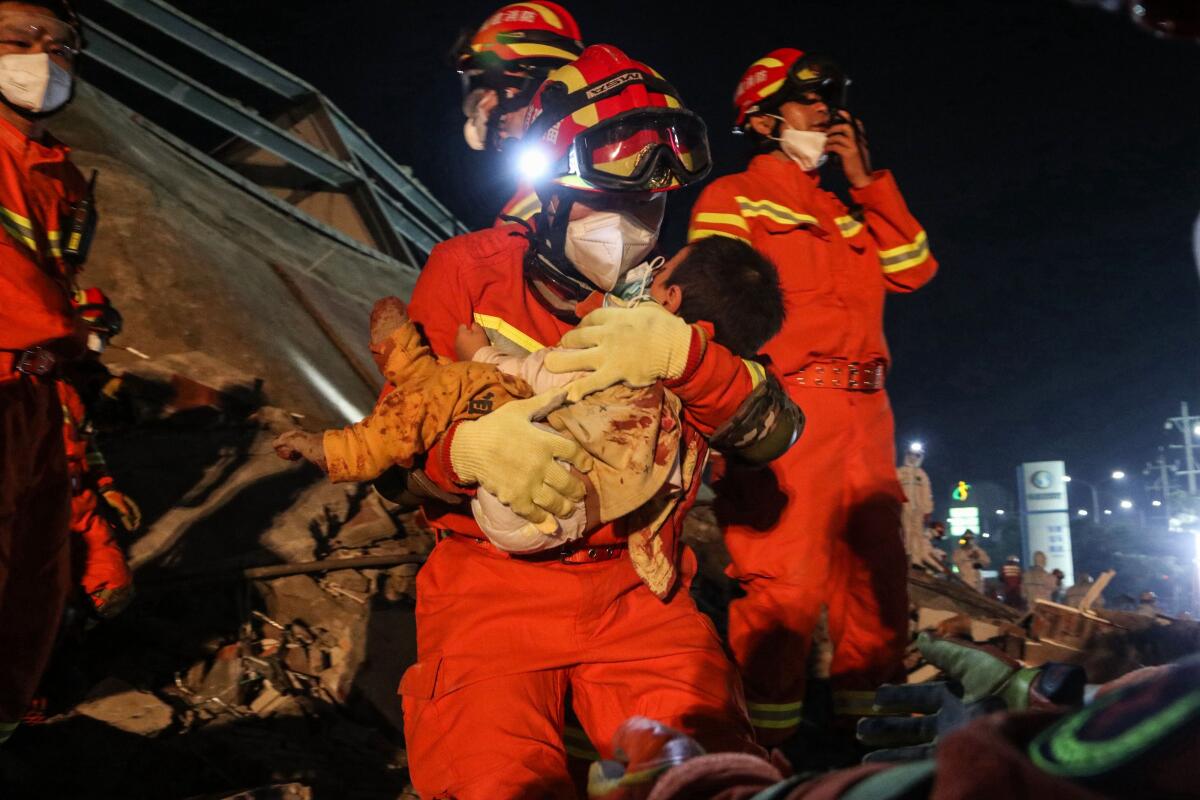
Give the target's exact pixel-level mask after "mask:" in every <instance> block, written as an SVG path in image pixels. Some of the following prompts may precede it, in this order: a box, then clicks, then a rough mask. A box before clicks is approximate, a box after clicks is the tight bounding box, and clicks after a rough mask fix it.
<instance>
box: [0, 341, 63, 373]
mask: <svg viewBox="0 0 1200 800" xmlns="http://www.w3.org/2000/svg"><path fill="white" fill-rule="evenodd" d="M61 365H62V359H60V358H59V357H58V356H56V355H55V354H54V353H53V352H52V351H50V350H48V349H46V348H45V347H31V348H29V349H28V350H0V374H8V373H13V372H20V373H21V374H22V375H33V376H36V377H39V378H43V377H46V376H47V375H53V374H54V373H56V372H57V371H58V368H59V367H60V366H61Z"/></svg>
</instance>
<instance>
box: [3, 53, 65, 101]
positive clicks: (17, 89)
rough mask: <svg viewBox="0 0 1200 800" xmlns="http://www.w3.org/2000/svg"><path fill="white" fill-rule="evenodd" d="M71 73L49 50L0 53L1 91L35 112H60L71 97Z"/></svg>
mask: <svg viewBox="0 0 1200 800" xmlns="http://www.w3.org/2000/svg"><path fill="white" fill-rule="evenodd" d="M71 80H72V79H71V73H69V72H67V71H66V70H65V69H63V68H62V67H60V66H59V65H58V64H55V63H54V62H53V61H52V60H51V59H50V56H49V54H47V53H8V54H7V55H3V56H0V93H2V94H3V95H4V97H5V99H7V100H8V102H10V103H12V104H13V105H14V106H17V107H18V108H24V109H26V110H28V111H33V112H35V113H42V112H48V111H57V110H58V109H60V108H62V107H63V106H64V105H66V103H67V101H68V100H70V99H71Z"/></svg>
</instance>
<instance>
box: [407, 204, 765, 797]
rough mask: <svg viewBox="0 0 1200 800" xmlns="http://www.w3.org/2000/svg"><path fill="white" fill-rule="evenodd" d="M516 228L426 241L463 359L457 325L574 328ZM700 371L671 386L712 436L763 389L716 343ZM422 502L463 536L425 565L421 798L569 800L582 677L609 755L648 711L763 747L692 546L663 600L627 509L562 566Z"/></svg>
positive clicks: (433, 291)
mask: <svg viewBox="0 0 1200 800" xmlns="http://www.w3.org/2000/svg"><path fill="white" fill-rule="evenodd" d="M520 232H521V231H520V227H519V226H517V225H509V226H507V227H504V228H492V229H490V230H485V231H480V232H478V233H473V234H468V235H465V236H459V237H457V238H455V239H451V240H450V241H448V242H445V243H442V244H440V245H438V246H437V247H436V248H435V249H434V251H433V252H432V253H431V254H430V257H429V261H428V262H427V263H426V265H425V268H424V270H423V271H422V273H421V277H420V279H419V280H418V281H417V286H416V289H415V290H414V292H413V297H412V303H411V304H410V305H409V314H410V315H411V316H412V318H413V319H414V320H415V321H416V322H418V323H419V324H421V325H422V326H423V328H424V331H425V334H426V336H427V337H428V338H429V341H430V343H431V345H432V346H433V349H434V351H435V352H436V353H438V354H441V355H447V356H449V355H452V354H453V352H454V336H455V332H456V330H457V327H458V325H459V324H463V323H470V322H471V321H472V320H474V321H475V322H478V323H479V324H480V325H482V326H483V327H485V328H486V329H488V331H489V333H490V334H491V335H492V336H493V340H494V341H507V342H509V343H511V344H512V345H516V346H517V347H520V348H523V349H524V350H526V351H530V352H532V351H534V350H537V349H540V348H541V347H544V346H547V345H553V344H555V343H557V342H558V340H559V338H560V337H561V336H562V334H564V333H565V332H566V331H567V330H569V329H570V327H571V326H570V325H569V324H568V323H566V322H564V321H562V320H560V319H558V318H557V317H555V316H554V315H553V314H551V313H550V312H549V311H548V310H547V309H546V308H544V307H543V306H542V305H541V304H540V303H539V301H538V300H537V299H536V298H535V296H534V295H533V293H532V291H531V290H530V289H529V288H528V287H527V285H526V283H525V280H524V278H523V271H522V262H523V256H524V253H525V250H526V247H527V242H526V240H525V239H524V238H523V237H522V236H520V235H519V234H520ZM689 373H690V375H691V377H689V378H688V379H686V380H685V381H684V382H683V385H679V386H675V387H673V390H674V391H675V392H676V394H677V395H679V397H680V399H682V400H683V401H684V404H685V407H686V408H687V411H688V414H687V418H688V421H689V422H690V423H691V424H692V425H693V426H695V428H696V429H698V431H699V432H703V433H706V434H707V433H711V431H712V430H713V429H714V428H715V427H716V425H718V424H720V422H722V421H724V420H725V419H728V418H729V417H730V416H732V414H733V412H734V411H735V410H736V409H737V408H738V406H739V405H740V404H741V402H742V401H743V400H744V399H745V398H746V396H747V395H748V394H749V392H750V391H751V386H752V378H751V374H750V372H749V371H748V370H747V369H745V367H744V365H743V362H742V361H741V360H740V359H738V358H736V357H734V356H733V355H732V354H730V353H729V352H728V351H727V350H725V349H724V348H721V347H719V346H715V345H710V346H709V348H708V349H707V350H705V351H704V356H703V358H702V359H700V361H699V363H698V366H697V368H696V369H695V370H694V371H693V370H692V369H691V365H689ZM447 438H448V437H447ZM448 450H449V446H448V444H446V438H443V440H442V445H439V446H438V447H435V448H434V450H432V451H431V452H430V454H429V457H428V461H427V464H426V470H427V472H429V474H430V477H431V478H433V479H434V480H435V481H438V482H439V483H442V484H443V485H444V486H446V488H451V487H452V480H450V479H449V475H450V474H452V470H451V469H450V468H449V467H448V466H447V465H446V462H447V461H448V457H447V452H448ZM694 488H695V487H693V490H694ZM680 505H681V507H680V508H679V509H678V510H677V513H676V516H675V517H674V518H673V519H672V520H671V521H670V522H668V525H673V526H676V528H679V527H681V526H682V520H683V515H684V513H686V507H687V506H689V505H690V502H684V503H681V504H680ZM426 514H427V516H428V517H429V518H430V521H431V523H432V524H433V525H434V527H435V528H438V529H439V530H440V531H443V532H453V534H451V535H445V533H444V535H443V537H442V539H441V541H440V542H439V543H438V545H437V546H436V547H435V548H434V551H433V554H432V555H431V556H430V558H429V561H428V562H427V563H426V564H425V565H424V566H423V567H422V569H421V572H420V573H419V574H418V576H417V659H418V660H417V663H416V664H414V665H413V666H412V667H410V668H409V670H408V671H407V672H406V673H405V674H404V678H403V680H402V681H401V683H400V694H401V695H403V698H404V717H405V737H406V739H407V744H408V749H409V756H410V763H411V770H412V780H413V785H414V786H415V787H416V788H417V791H418V792H420V794H421V796H422V797H426V798H433V797H439V798H440V797H455V798H459V799H460V800H469V799H470V798H489V800H497V799H499V798H531V797H546V796H553V797H573V796H574V791H573V788H572V784H571V781H570V779H569V777H568V775H567V770H566V753H565V750H564V744H563V736H562V728H563V716H564V708H563V698H564V695H565V693H566V691H567V689H568V687H569V688H570V689H571V690H572V692H573V695H574V708H575V711H576V713H577V714H578V717H579V720H580V721H581V722H582V724H583V727H584V729H585V730H586V732H587V734H588V737H589V738H590V739H591V741H593V742H595V743H596V744H597V745H598V746H599V750H600V752H601V754H602V755H603V756H605V757H611V755H612V753H611V752H610V748H609V746H608V744H609V742H610V741H611V740H612V735H613V733H614V732H615V731H616V729H617V727H618V726H619V725H620V724H621V723H622V722H623V721H624V720H626V719H627V718H629V717H630V716H633V715H635V714H642V715H645V716H648V717H652V718H654V719H657V720H660V721H662V722H664V723H666V724H668V725H671V726H673V727H676V728H678V729H680V730H683V731H686V732H688V733H690V734H691V735H693V736H695V737H696V738H697V739H699V740H700V741H701V742H702V743H703V744H704V745H705V747H707V748H709V749H711V750H754V749H755V746H754V744H753V742H752V732H751V729H750V725H749V721H748V719H747V717H746V711H745V705H744V701H743V698H742V693H741V687H740V684H739V681H738V677H737V673H736V669H735V668H734V666H733V665H732V664H731V663H730V662H729V660H728V659H727V658H726V656H725V654H724V652H723V650H722V648H721V643H720V641H719V639H718V637H717V635H716V632H715V630H714V629H713V627H712V625H711V623H710V622H709V620H708V619H707V618H706V617H705V616H704V615H703V614H701V613H700V612H699V610H697V608H696V606H695V604H694V603H693V602H692V599H691V597H690V596H689V595H688V591H687V585H688V583H690V580H691V578H692V576H693V575H694V574H695V569H696V562H695V558H694V556H692V554H691V553H690V552H686V551H685V553H684V554H683V555H682V556H681V564H680V569H679V572H680V575H681V581H680V584H681V585H679V586H677V588H676V591H675V592H674V593H673V594H672V595H671V596H670V597H669V599H668V600H666V601H661V600H659V599H658V598H656V597H655V596H654V595H653V594H652V593H651V592H650V590H649V589H647V588H646V586H645V585H644V584H643V583H642V582H641V580H640V579H639V578H638V577H637V575H636V573H635V572H634V570H633V568H632V565H631V563H630V562H629V558H628V551H627V550H625V549H623V548H622V547H620V546H618V547H616V548H613V549H612V550H610V549H609V548H607V547H605V545H620V544H621V542H622V539H621V537H620V526H619V523H618V524H616V525H610V526H607V527H605V528H602V529H600V530H598V531H596V532H595V533H593V534H592V535H591V536H589V537H588V543H589V544H591V545H593V546H594V547H596V552H597V553H599V554H600V555H599V558H597V559H596V560H592V561H589V562H588V563H562V562H561V561H558V560H537V559H529V558H517V557H511V556H508V555H507V554H503V553H501V552H500V551H497V550H495V549H494V548H492V547H491V546H490V545H489V544H488V543H487V542H486V541H485V540H484V538H483V534H482V532H481V531H480V529H479V527H478V526H477V525H476V524H475V521H474V519H473V518H471V517H470V516H463V515H461V514H457V513H453V512H450V513H442V514H441V515H438V514H435V513H434V512H433V511H432V510H431V509H428V508H427V509H426ZM454 534H457V535H454ZM583 552H588V551H583ZM610 556H611V557H610Z"/></svg>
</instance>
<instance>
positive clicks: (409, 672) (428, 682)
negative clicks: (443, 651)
mask: <svg viewBox="0 0 1200 800" xmlns="http://www.w3.org/2000/svg"><path fill="white" fill-rule="evenodd" d="M441 669H442V657H441V656H433V657H431V658H426V659H425V660H423V661H418V662H417V663H415V664H413V665H412V666H411V667H409V668H408V669H406V670H404V674H403V675H402V676H401V677H400V686H399V687H398V688H397V689H396V693H397V694H398V695H400V696H401V697H405V698H409V697H411V698H412V699H413V700H432V699H433V691H434V688H435V687H436V686H437V677H438V673H439V672H440V671H441Z"/></svg>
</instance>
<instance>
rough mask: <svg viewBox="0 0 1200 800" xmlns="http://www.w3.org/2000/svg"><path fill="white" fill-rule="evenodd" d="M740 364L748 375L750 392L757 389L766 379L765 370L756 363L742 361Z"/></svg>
mask: <svg viewBox="0 0 1200 800" xmlns="http://www.w3.org/2000/svg"><path fill="white" fill-rule="evenodd" d="M742 363H743V364H744V365H745V366H746V371H747V372H749V373H750V390H751V391H753V390H755V389H757V388H758V385H759V384H760V383H762V382H763V381H765V380H766V379H767V370H766V368H765V367H764V366H763V365H762V364H760V363H758V362H757V361H749V360H747V359H744V358H743V359H742Z"/></svg>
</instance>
